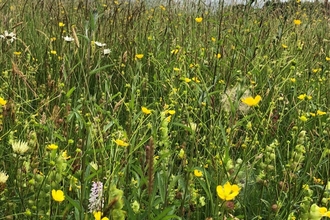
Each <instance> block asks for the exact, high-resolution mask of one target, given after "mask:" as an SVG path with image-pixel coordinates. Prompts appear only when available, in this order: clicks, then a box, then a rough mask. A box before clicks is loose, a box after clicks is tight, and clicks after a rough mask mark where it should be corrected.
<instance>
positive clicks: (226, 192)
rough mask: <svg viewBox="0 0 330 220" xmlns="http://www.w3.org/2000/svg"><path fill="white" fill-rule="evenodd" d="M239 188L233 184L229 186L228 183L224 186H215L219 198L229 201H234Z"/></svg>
mask: <svg viewBox="0 0 330 220" xmlns="http://www.w3.org/2000/svg"><path fill="white" fill-rule="evenodd" d="M240 190H241V188H239V186H238V185H236V184H234V185H231V184H230V183H229V182H227V183H226V184H225V185H224V186H221V185H219V186H217V194H218V196H219V197H220V199H222V200H225V201H229V200H233V199H235V197H236V196H237V195H238V193H239V191H240Z"/></svg>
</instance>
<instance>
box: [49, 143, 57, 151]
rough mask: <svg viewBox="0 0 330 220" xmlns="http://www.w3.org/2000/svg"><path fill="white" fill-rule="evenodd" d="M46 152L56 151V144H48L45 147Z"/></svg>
mask: <svg viewBox="0 0 330 220" xmlns="http://www.w3.org/2000/svg"><path fill="white" fill-rule="evenodd" d="M46 148H47V149H48V150H56V149H57V148H58V146H57V145H56V144H49V145H47V147H46Z"/></svg>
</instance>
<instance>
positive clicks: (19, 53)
mask: <svg viewBox="0 0 330 220" xmlns="http://www.w3.org/2000/svg"><path fill="white" fill-rule="evenodd" d="M21 54H22V52H19V51H15V52H14V55H16V56H19V55H21Z"/></svg>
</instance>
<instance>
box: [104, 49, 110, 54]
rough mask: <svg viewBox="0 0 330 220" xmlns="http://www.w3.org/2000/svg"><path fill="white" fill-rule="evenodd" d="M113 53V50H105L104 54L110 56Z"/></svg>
mask: <svg viewBox="0 0 330 220" xmlns="http://www.w3.org/2000/svg"><path fill="white" fill-rule="evenodd" d="M110 53H111V50H110V49H104V50H103V54H104V55H108V54H110Z"/></svg>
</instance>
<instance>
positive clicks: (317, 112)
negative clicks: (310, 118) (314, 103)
mask: <svg viewBox="0 0 330 220" xmlns="http://www.w3.org/2000/svg"><path fill="white" fill-rule="evenodd" d="M325 114H327V113H326V112H323V111H321V110H317V111H316V115H325Z"/></svg>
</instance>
